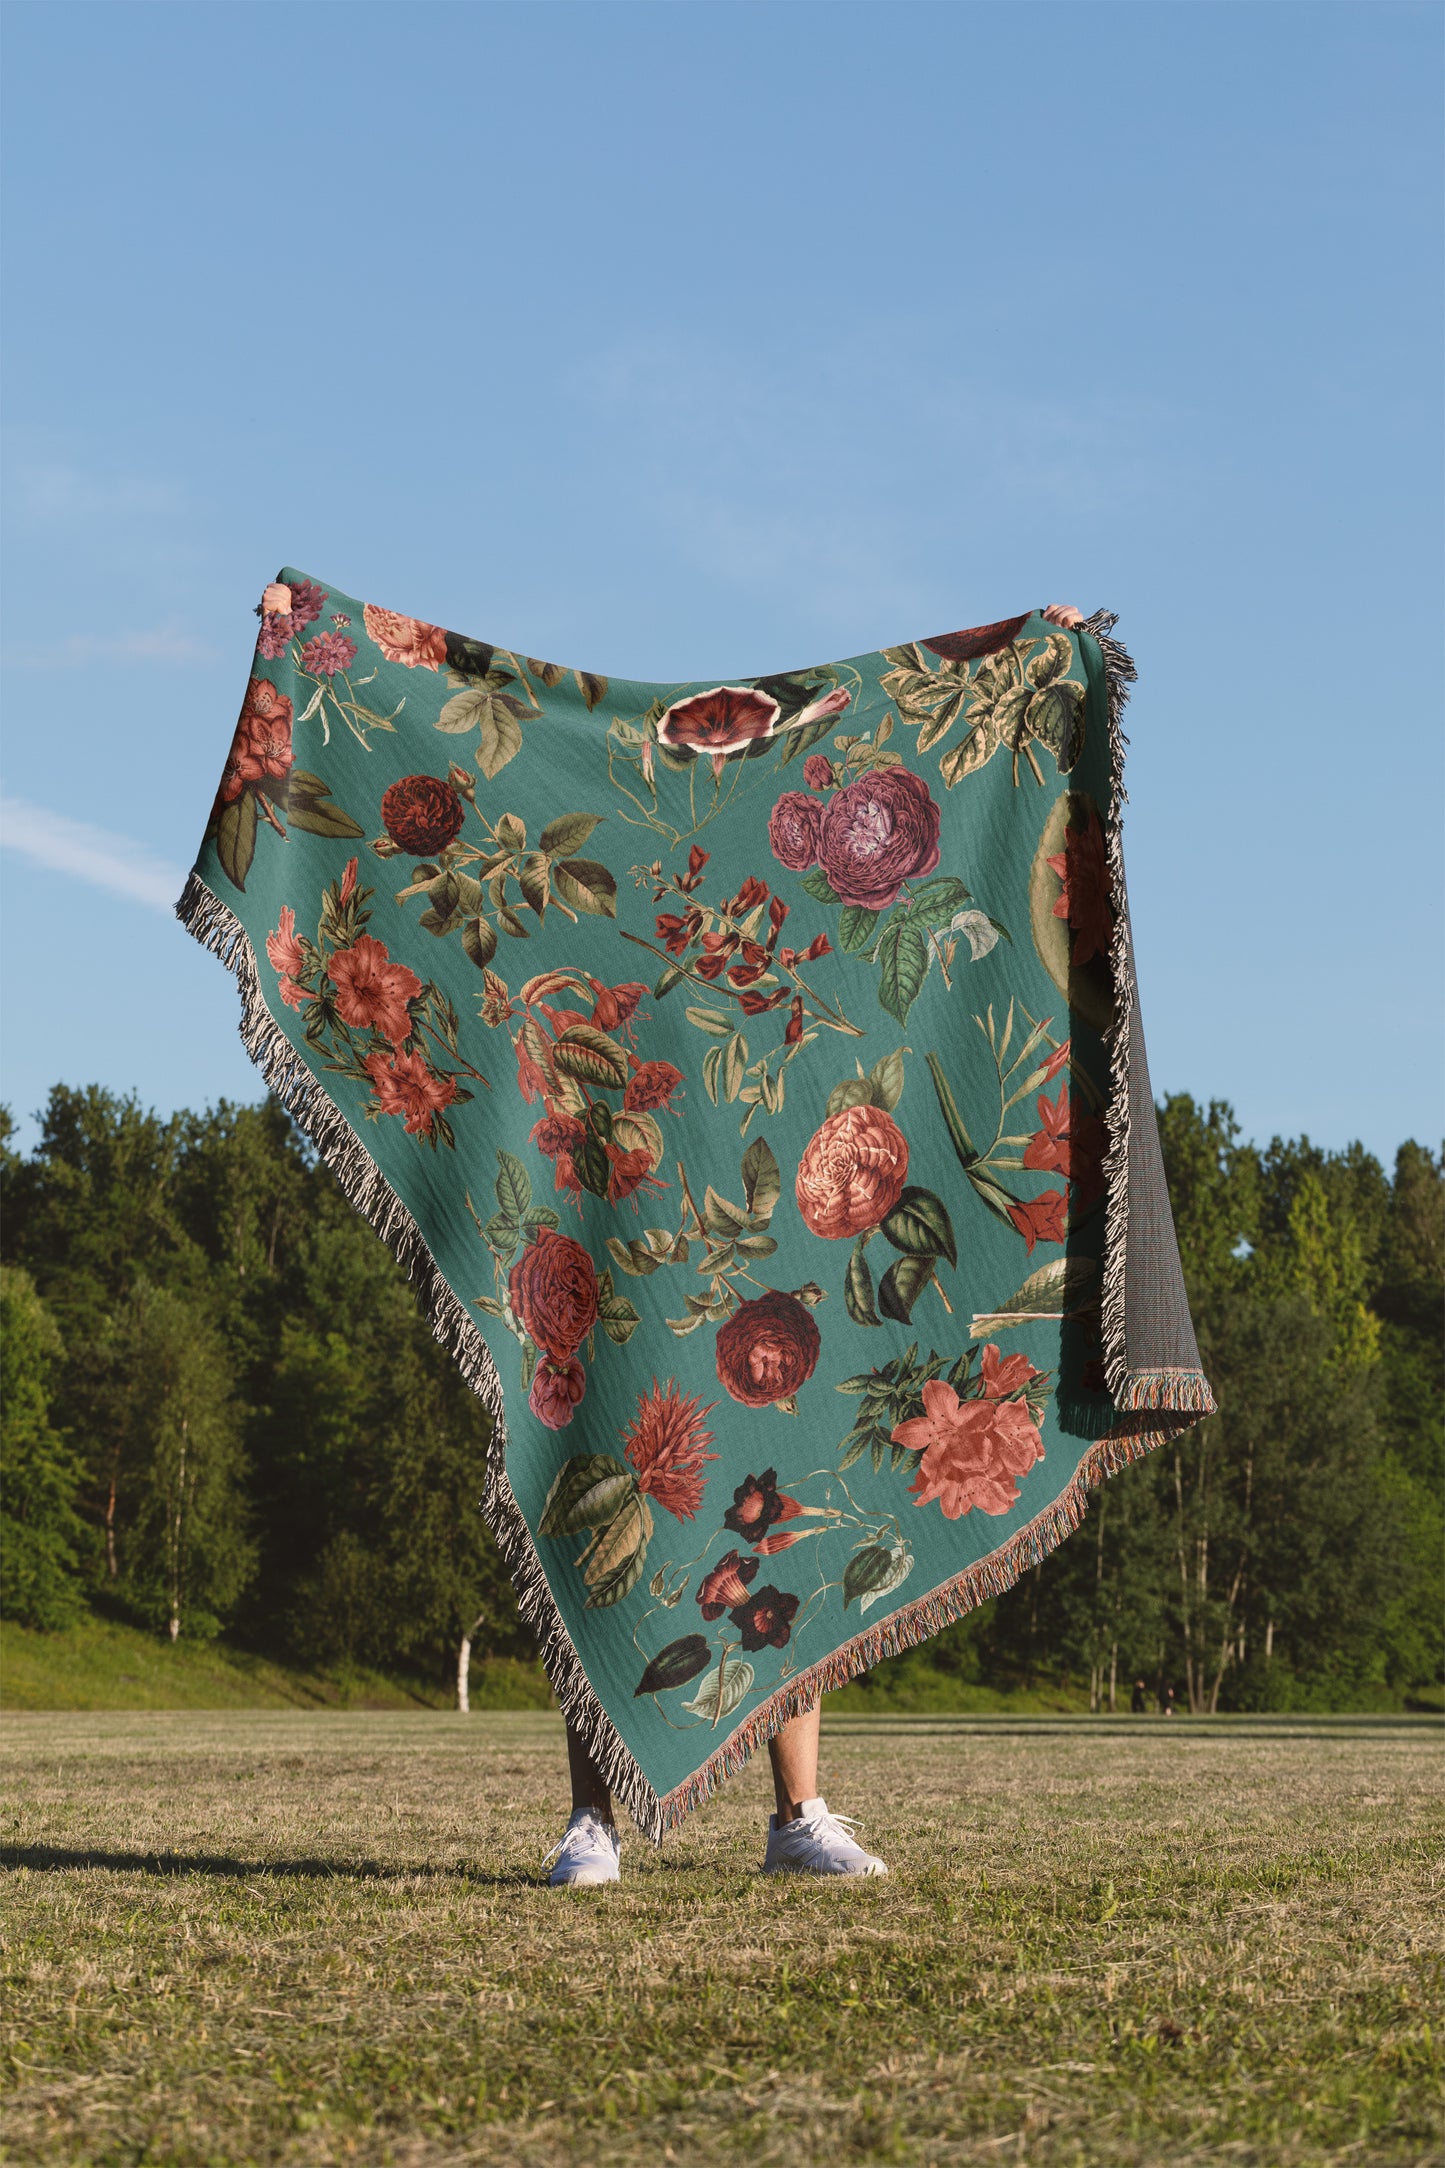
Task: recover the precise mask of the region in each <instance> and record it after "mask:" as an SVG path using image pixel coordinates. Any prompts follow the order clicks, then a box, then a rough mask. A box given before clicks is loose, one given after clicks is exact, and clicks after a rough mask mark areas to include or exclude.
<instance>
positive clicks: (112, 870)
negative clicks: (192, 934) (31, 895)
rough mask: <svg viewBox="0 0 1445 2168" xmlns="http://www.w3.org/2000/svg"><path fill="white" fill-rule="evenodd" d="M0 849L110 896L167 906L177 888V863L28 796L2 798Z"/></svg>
mask: <svg viewBox="0 0 1445 2168" xmlns="http://www.w3.org/2000/svg"><path fill="white" fill-rule="evenodd" d="M0 848H3V849H4V850H7V851H14V852H15V853H16V854H17V855H18V856H19V857H22V858H28V859H29V860H30V861H31V863H32V864H33V865H37V866H43V867H44V868H45V870H46V872H47V873H68V874H71V875H73V876H74V877H75V878H76V879H77V880H82V881H89V882H90V883H91V885H92V886H93V887H95V888H105V889H109V890H110V892H111V894H112V895H116V896H126V897H128V898H129V899H130V900H131V902H133V903H145V904H149V905H150V907H151V908H152V910H157V911H169V910H170V908H171V906H172V904H173V903H174V902H175V900H176V897H177V896H178V895H179V894H180V892H181V883H182V881H183V879H184V875H183V874H182V873H181V871H180V870H179V868H178V867H175V866H168V865H166V864H164V863H163V862H162V860H160V859H158V858H153V857H152V856H151V854H150V852H149V851H147V850H146V849H145V848H144V846H143V845H141V844H137V843H134V842H132V841H131V839H130V837H129V836H117V835H113V834H112V833H111V832H110V830H109V829H106V828H95V827H92V826H91V824H90V822H89V821H75V820H71V819H70V817H69V815H68V814H65V813H52V812H51V811H50V809H49V807H48V806H43V805H34V804H32V802H31V801H30V800H29V799H28V798H12V797H8V796H5V797H0Z"/></svg>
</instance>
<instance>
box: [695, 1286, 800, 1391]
mask: <svg viewBox="0 0 1445 2168" xmlns="http://www.w3.org/2000/svg"><path fill="white" fill-rule="evenodd" d="M821 1346H822V1342H821V1339H820V1338H819V1334H818V1328H817V1326H816V1325H815V1324H814V1323H813V1320H812V1318H811V1316H810V1315H809V1313H808V1311H807V1310H805V1309H804V1307H803V1305H802V1303H801V1302H799V1300H798V1298H797V1296H796V1295H785V1294H781V1293H778V1292H776V1291H770V1292H769V1293H768V1294H766V1295H760V1296H759V1297H758V1299H757V1300H756V1302H745V1303H744V1304H743V1306H742V1308H741V1309H740V1310H737V1311H735V1312H734V1314H733V1315H732V1316H731V1317H730V1318H729V1319H728V1321H727V1323H726V1324H725V1325H723V1326H722V1327H720V1329H719V1331H718V1336H717V1374H718V1377H719V1378H720V1379H721V1381H722V1384H723V1387H724V1389H725V1390H726V1391H727V1392H728V1393H730V1394H731V1395H732V1397H733V1399H734V1400H740V1401H741V1402H742V1403H743V1406H744V1407H745V1408H767V1407H771V1406H773V1405H774V1404H775V1403H776V1402H779V1401H788V1400H791V1398H792V1396H793V1394H794V1393H796V1392H797V1390H798V1388H799V1386H800V1385H805V1384H806V1383H807V1381H808V1379H809V1378H810V1377H811V1376H812V1375H813V1372H814V1370H815V1369H816V1367H817V1362H818V1354H819V1350H820V1348H821Z"/></svg>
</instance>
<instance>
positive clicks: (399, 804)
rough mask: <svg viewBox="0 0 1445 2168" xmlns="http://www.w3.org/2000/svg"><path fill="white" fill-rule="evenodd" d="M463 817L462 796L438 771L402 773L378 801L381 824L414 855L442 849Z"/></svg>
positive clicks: (428, 853) (414, 856)
mask: <svg viewBox="0 0 1445 2168" xmlns="http://www.w3.org/2000/svg"><path fill="white" fill-rule="evenodd" d="M465 819H466V813H465V810H464V808H463V806H462V801H461V799H460V798H459V797H458V796H457V794H456V792H455V791H454V790H453V789H452V786H451V784H450V783H446V782H443V780H442V778H441V777H440V776H437V775H404V776H403V777H402V779H401V781H400V782H399V783H393V784H392V786H391V788H390V789H389V790H388V791H387V793H386V795H385V797H384V798H383V799H382V801H381V821H382V826H383V827H384V828H385V830H386V832H387V834H388V835H389V836H390V837H391V840H392V842H393V843H395V844H396V845H397V847H398V849H399V850H403V851H409V852H410V853H411V855H412V857H413V858H429V857H430V856H431V854H432V853H433V852H434V851H444V850H445V849H446V847H447V845H448V844H449V843H450V842H451V840H452V837H453V836H454V835H455V834H456V832H457V830H458V829H459V828H460V827H461V825H462V822H463V821H464V820H465Z"/></svg>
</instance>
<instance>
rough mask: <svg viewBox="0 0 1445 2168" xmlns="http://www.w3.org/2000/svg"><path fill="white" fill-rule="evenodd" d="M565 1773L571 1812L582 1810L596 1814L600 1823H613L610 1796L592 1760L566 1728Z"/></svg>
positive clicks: (578, 1739)
mask: <svg viewBox="0 0 1445 2168" xmlns="http://www.w3.org/2000/svg"><path fill="white" fill-rule="evenodd" d="M567 1771H568V1774H569V1776H570V1777H571V1779H572V1812H573V1813H574V1814H576V1813H577V1812H578V1811H579V1809H582V1808H585V1809H586V1811H587V1812H588V1813H589V1814H595V1815H596V1817H597V1819H598V1821H599V1822H610V1821H611V1820H612V1794H611V1793H610V1792H609V1791H608V1789H607V1786H606V1784H605V1783H604V1782H603V1780H602V1775H601V1772H600V1771H599V1770H598V1767H597V1765H596V1763H595V1762H594V1761H593V1759H592V1756H591V1755H590V1754H589V1753H588V1751H587V1749H586V1747H585V1746H584V1745H583V1744H582V1739H581V1736H580V1734H579V1733H577V1732H575V1731H574V1730H573V1729H572V1726H571V1725H570V1724H569V1725H568V1726H567Z"/></svg>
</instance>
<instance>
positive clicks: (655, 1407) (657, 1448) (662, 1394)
mask: <svg viewBox="0 0 1445 2168" xmlns="http://www.w3.org/2000/svg"><path fill="white" fill-rule="evenodd" d="M715 1405H716V1402H714V1403H712V1404H711V1405H710V1406H708V1407H706V1408H705V1407H703V1406H702V1404H701V1402H700V1401H699V1400H697V1399H696V1398H695V1397H694V1396H692V1395H690V1394H684V1393H680V1392H679V1391H678V1389H677V1386H676V1384H675V1382H674V1381H673V1380H672V1379H671V1378H669V1379H668V1381H667V1383H666V1385H659V1384H658V1382H657V1380H656V1378H654V1379H653V1381H652V1390H651V1392H649V1393H644V1394H642V1395H641V1396H640V1397H639V1399H638V1402H637V1413H636V1415H635V1416H634V1417H633V1419H632V1422H631V1423H630V1424H629V1426H628V1429H627V1458H628V1459H629V1460H630V1461H631V1463H632V1465H633V1467H634V1468H635V1469H636V1471H637V1487H638V1489H639V1490H642V1491H646V1493H647V1495H648V1497H649V1498H655V1499H656V1500H657V1502H658V1504H659V1505H660V1506H663V1507H665V1508H666V1510H667V1511H668V1512H669V1513H671V1514H672V1515H673V1516H674V1518H675V1519H677V1520H680V1521H690V1520H691V1519H692V1518H693V1516H694V1514H695V1513H696V1512H697V1509H698V1507H699V1506H700V1505H701V1504H702V1494H703V1486H704V1485H705V1483H706V1481H707V1478H706V1476H705V1475H704V1474H703V1472H702V1469H703V1463H704V1462H705V1461H709V1460H716V1459H717V1454H716V1453H709V1452H708V1451H707V1447H708V1446H710V1445H711V1444H712V1442H713V1440H712V1432H711V1431H710V1430H709V1429H708V1427H707V1423H706V1417H707V1416H709V1415H710V1414H711V1413H712V1408H713V1406H715Z"/></svg>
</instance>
